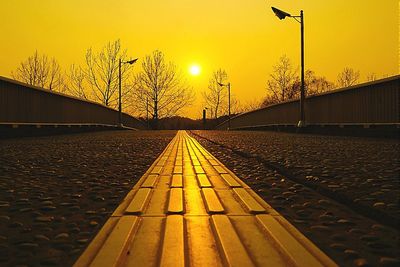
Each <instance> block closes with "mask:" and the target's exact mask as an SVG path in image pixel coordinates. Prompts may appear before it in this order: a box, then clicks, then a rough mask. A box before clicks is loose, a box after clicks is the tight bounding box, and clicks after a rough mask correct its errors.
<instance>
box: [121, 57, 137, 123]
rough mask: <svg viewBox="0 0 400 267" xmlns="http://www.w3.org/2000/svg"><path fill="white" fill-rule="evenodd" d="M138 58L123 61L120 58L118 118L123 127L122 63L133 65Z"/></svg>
mask: <svg viewBox="0 0 400 267" xmlns="http://www.w3.org/2000/svg"><path fill="white" fill-rule="evenodd" d="M137 60H138V58H135V59H132V60H128V61H122V60H121V58H120V59H119V64H118V89H119V90H118V118H119V120H118V121H119V124H118V126H119V127H122V101H121V80H122V77H121V76H122V75H121V65H122V64H130V65H132V64H133V63H135V62H136V61H137Z"/></svg>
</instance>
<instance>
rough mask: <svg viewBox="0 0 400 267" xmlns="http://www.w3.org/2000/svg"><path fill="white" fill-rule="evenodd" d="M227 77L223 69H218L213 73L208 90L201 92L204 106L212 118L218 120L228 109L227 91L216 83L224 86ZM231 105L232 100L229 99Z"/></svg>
mask: <svg viewBox="0 0 400 267" xmlns="http://www.w3.org/2000/svg"><path fill="white" fill-rule="evenodd" d="M227 81H228V75H227V74H226V71H225V70H223V69H218V70H216V71H214V72H213V74H212V76H211V78H210V80H209V83H208V90H207V91H205V92H203V93H202V95H203V99H204V102H205V106H206V107H207V108H208V109H209V110H210V114H211V117H212V118H215V119H216V118H218V116H220V115H221V114H224V113H225V112H226V111H227V108H228V89H227V88H226V87H224V86H220V85H219V84H218V83H222V84H226V83H227ZM231 104H232V99H231Z"/></svg>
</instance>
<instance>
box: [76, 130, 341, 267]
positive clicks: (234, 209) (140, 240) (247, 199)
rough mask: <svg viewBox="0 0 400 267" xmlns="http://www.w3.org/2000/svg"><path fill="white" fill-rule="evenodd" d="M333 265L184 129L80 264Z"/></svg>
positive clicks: (127, 198) (112, 217)
mask: <svg viewBox="0 0 400 267" xmlns="http://www.w3.org/2000/svg"><path fill="white" fill-rule="evenodd" d="M89 265H91V266H157V265H161V266H267V265H270V266H288V265H293V266H323V265H324V266H335V263H334V262H333V261H332V260H331V259H329V258H328V257H327V256H326V255H325V254H324V253H323V252H321V251H320V250H319V249H318V248H317V247H316V246H315V245H314V244H313V243H311V242H310V241H309V240H308V239H307V238H305V237H304V236H303V235H302V234H301V233H300V232H298V231H297V229H296V228H294V227H293V226H292V225H291V224H289V223H288V222H287V221H286V220H285V219H284V218H283V217H282V216H281V215H280V214H278V213H277V212H276V211H275V210H274V209H272V208H271V206H269V205H268V204H267V203H266V202H264V201H263V200H262V199H261V198H260V197H259V196H258V195H257V194H256V193H255V192H254V191H252V190H251V189H250V188H249V187H248V186H247V185H246V184H245V183H244V182H243V181H241V180H240V179H239V178H238V177H236V176H235V175H234V174H233V173H232V172H231V171H230V170H228V169H227V168H226V167H225V166H224V165H222V164H221V163H220V162H219V161H218V160H217V159H216V158H215V157H213V156H212V155H211V154H210V153H209V152H207V151H206V150H205V149H204V148H203V147H201V145H200V144H199V143H198V142H197V141H196V140H194V139H193V138H191V137H189V136H188V135H187V134H186V133H185V132H183V131H181V132H179V133H178V134H177V136H176V137H175V138H174V139H173V140H172V141H171V143H170V144H169V145H168V147H167V148H166V149H165V151H164V152H163V153H162V154H161V156H160V157H159V158H158V159H157V160H156V161H155V162H154V163H153V165H152V166H151V167H150V169H149V170H148V171H147V172H146V174H145V175H144V176H143V177H142V178H141V179H140V180H139V182H138V183H137V184H136V185H135V186H134V187H133V189H132V190H131V191H130V192H129V193H128V195H127V196H126V198H125V199H124V200H123V202H122V203H121V204H120V205H119V207H118V208H117V209H116V210H115V211H114V213H113V214H112V216H111V217H110V219H109V220H108V221H107V222H106V224H105V225H104V227H103V228H102V230H101V231H100V232H99V233H98V235H97V236H96V237H95V239H94V240H93V241H92V242H91V244H90V245H89V247H88V248H87V249H86V251H85V252H84V253H83V254H82V255H81V257H80V258H79V259H78V261H77V262H76V263H75V266H89Z"/></svg>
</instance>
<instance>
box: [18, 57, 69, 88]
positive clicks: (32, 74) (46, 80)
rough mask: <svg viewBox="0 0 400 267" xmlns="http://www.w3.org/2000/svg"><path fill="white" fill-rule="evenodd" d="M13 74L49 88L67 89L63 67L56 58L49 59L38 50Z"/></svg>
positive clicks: (21, 79) (28, 81)
mask: <svg viewBox="0 0 400 267" xmlns="http://www.w3.org/2000/svg"><path fill="white" fill-rule="evenodd" d="M11 76H12V77H13V78H14V79H16V80H19V81H22V82H25V83H27V84H30V85H34V86H38V87H42V88H46V89H49V90H58V91H63V90H64V89H65V86H64V79H63V75H62V73H61V68H60V65H59V64H58V62H57V61H56V59H55V58H52V59H51V60H49V59H48V57H47V56H46V55H44V54H42V55H41V54H39V53H38V51H35V53H34V54H33V55H32V56H30V57H28V58H27V59H26V60H25V61H23V62H21V64H20V65H19V67H18V68H17V70H16V71H15V72H12V73H11Z"/></svg>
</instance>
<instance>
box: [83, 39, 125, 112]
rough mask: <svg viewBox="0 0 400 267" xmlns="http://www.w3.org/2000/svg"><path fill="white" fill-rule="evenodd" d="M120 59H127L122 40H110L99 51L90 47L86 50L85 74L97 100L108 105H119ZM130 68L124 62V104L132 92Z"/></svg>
mask: <svg viewBox="0 0 400 267" xmlns="http://www.w3.org/2000/svg"><path fill="white" fill-rule="evenodd" d="M119 59H121V60H122V61H126V50H122V48H121V42H120V40H117V41H114V42H109V43H107V45H105V46H104V47H103V48H102V49H101V50H100V51H99V52H98V53H96V52H94V51H93V49H92V48H89V49H88V50H87V52H86V68H85V69H84V74H85V78H86V81H87V82H88V84H89V86H90V88H91V89H92V92H93V97H94V99H95V101H99V102H101V103H102V104H104V105H106V106H111V107H117V105H118V79H119V74H118V63H119ZM129 70H130V68H129V65H128V64H122V66H121V74H122V94H121V95H122V104H124V103H125V102H126V99H127V97H128V95H129V93H130V92H131V89H132V86H131V85H129V84H128V80H129V74H128V72H129Z"/></svg>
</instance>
